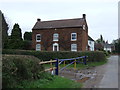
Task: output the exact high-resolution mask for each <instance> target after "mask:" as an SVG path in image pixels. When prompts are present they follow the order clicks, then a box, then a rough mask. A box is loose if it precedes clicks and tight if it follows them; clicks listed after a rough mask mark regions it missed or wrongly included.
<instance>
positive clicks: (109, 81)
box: [98, 56, 120, 88]
mask: <svg viewBox="0 0 120 90" xmlns="http://www.w3.org/2000/svg"><path fill="white" fill-rule="evenodd" d="M118 58H119V56H111V57H110V58H109V60H108V63H107V64H106V67H105V68H104V69H105V73H104V75H103V78H102V80H101V82H100V83H99V84H98V88H118ZM119 86H120V85H119Z"/></svg>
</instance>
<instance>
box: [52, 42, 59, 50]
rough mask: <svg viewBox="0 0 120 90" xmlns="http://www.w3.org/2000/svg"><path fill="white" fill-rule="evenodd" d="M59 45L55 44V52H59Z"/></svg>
mask: <svg viewBox="0 0 120 90" xmlns="http://www.w3.org/2000/svg"><path fill="white" fill-rule="evenodd" d="M58 46H59V45H58V43H54V44H53V51H59V47H58Z"/></svg>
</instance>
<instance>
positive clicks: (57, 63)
mask: <svg viewBox="0 0 120 90" xmlns="http://www.w3.org/2000/svg"><path fill="white" fill-rule="evenodd" d="M87 57H88V56H81V57H77V58H70V59H56V64H55V67H56V69H55V75H58V73H59V72H58V71H59V70H58V66H59V65H60V64H61V63H62V62H63V61H70V60H78V59H83V62H80V61H72V62H71V63H70V64H68V65H66V66H65V67H63V68H61V69H60V70H63V69H65V68H66V67H68V66H70V65H71V64H73V63H75V62H80V63H84V64H85V65H86V64H87V62H86V59H87ZM59 61H60V63H59Z"/></svg>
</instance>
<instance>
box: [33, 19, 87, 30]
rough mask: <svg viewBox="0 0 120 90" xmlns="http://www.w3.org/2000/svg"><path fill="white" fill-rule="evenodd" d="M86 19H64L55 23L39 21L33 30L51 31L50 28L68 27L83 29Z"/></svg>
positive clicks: (54, 21)
mask: <svg viewBox="0 0 120 90" xmlns="http://www.w3.org/2000/svg"><path fill="white" fill-rule="evenodd" d="M84 21H85V19H83V18H76V19H64V20H53V21H37V22H36V24H35V25H34V27H33V29H50V28H66V27H82V25H83V24H84Z"/></svg>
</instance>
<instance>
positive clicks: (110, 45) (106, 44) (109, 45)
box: [104, 43, 115, 52]
mask: <svg viewBox="0 0 120 90" xmlns="http://www.w3.org/2000/svg"><path fill="white" fill-rule="evenodd" d="M114 48H115V47H114V45H113V44H108V43H105V44H104V50H105V51H110V52H112V51H113V50H114Z"/></svg>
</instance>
